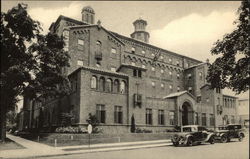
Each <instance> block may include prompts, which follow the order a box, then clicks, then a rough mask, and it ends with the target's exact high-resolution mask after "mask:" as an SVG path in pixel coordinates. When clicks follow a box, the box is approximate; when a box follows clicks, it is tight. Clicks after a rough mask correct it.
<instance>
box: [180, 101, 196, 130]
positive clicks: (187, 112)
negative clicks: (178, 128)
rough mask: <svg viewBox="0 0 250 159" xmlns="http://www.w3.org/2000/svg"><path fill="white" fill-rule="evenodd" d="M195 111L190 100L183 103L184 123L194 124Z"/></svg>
mask: <svg viewBox="0 0 250 159" xmlns="http://www.w3.org/2000/svg"><path fill="white" fill-rule="evenodd" d="M193 116H194V113H193V109H192V107H191V105H190V104H189V103H188V102H184V103H183V105H182V125H192V124H193V123H194V122H193V121H194V119H193Z"/></svg>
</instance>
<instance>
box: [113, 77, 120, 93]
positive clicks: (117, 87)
mask: <svg viewBox="0 0 250 159" xmlns="http://www.w3.org/2000/svg"><path fill="white" fill-rule="evenodd" d="M114 92H115V93H118V92H119V81H118V80H117V79H116V80H115V81H114Z"/></svg>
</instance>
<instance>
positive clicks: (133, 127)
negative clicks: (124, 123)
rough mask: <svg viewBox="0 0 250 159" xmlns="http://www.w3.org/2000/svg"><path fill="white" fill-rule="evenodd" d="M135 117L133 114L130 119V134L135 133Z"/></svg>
mask: <svg viewBox="0 0 250 159" xmlns="http://www.w3.org/2000/svg"><path fill="white" fill-rule="evenodd" d="M135 130H136V129H135V117H134V114H133V115H132V117H131V128H130V132H132V133H135Z"/></svg>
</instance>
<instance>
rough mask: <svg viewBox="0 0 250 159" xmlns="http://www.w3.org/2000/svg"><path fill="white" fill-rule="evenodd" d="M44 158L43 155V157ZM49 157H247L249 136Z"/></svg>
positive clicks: (153, 158)
mask: <svg viewBox="0 0 250 159" xmlns="http://www.w3.org/2000/svg"><path fill="white" fill-rule="evenodd" d="M43 158H44V157H43ZM46 158H49V159H66V158H67V159H249V137H246V138H244V140H243V141H242V142H239V141H238V140H233V141H232V142H230V143H215V144H214V145H210V144H202V145H198V146H192V147H174V146H165V147H155V148H144V149H133V150H123V151H109V152H97V153H85V154H77V155H66V156H56V157H46Z"/></svg>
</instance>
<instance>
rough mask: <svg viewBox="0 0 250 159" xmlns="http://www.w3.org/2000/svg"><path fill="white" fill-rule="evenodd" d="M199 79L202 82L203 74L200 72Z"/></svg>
mask: <svg viewBox="0 0 250 159" xmlns="http://www.w3.org/2000/svg"><path fill="white" fill-rule="evenodd" d="M199 79H200V80H202V72H199Z"/></svg>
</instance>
